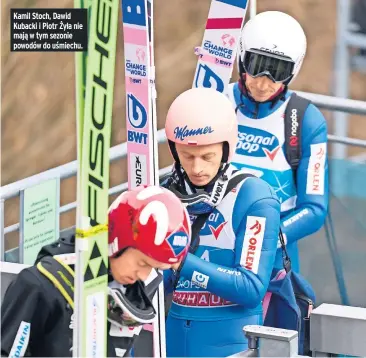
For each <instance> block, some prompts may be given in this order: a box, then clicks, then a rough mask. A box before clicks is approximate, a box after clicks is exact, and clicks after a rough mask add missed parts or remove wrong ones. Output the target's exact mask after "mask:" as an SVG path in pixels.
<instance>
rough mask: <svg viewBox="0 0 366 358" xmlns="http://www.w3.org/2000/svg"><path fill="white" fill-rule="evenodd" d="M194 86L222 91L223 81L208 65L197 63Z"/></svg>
mask: <svg viewBox="0 0 366 358" xmlns="http://www.w3.org/2000/svg"><path fill="white" fill-rule="evenodd" d="M194 86H195V87H204V88H212V89H214V90H216V91H218V92H221V93H222V92H224V88H225V86H224V82H223V81H222V79H221V78H220V76H218V75H217V74H216V73H215V72H214V71H213V70H211V68H210V67H208V66H207V65H203V64H201V63H200V64H199V66H198V69H197V72H196V77H195V80H194Z"/></svg>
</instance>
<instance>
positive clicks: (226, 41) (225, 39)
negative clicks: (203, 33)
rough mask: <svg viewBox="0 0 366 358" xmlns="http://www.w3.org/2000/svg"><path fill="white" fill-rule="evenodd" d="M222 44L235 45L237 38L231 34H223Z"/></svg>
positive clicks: (226, 45)
mask: <svg viewBox="0 0 366 358" xmlns="http://www.w3.org/2000/svg"><path fill="white" fill-rule="evenodd" d="M221 40H222V44H223V45H224V46H225V47H228V46H229V47H233V46H234V45H235V38H234V37H233V36H231V35H230V34H223V35H222V36H221Z"/></svg>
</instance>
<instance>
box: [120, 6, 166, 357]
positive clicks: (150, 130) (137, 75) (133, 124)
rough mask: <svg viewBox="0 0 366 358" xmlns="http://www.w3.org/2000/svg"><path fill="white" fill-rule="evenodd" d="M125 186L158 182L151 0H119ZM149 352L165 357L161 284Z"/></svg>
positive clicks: (155, 301)
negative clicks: (122, 62) (126, 174)
mask: <svg viewBox="0 0 366 358" xmlns="http://www.w3.org/2000/svg"><path fill="white" fill-rule="evenodd" d="M122 24H123V40H124V57H125V88H126V129H127V161H128V188H129V189H132V188H135V187H137V186H139V185H157V184H158V183H159V172H158V149H157V120H156V88H155V65H154V24H153V0H122ZM153 304H154V307H155V309H156V311H157V315H156V318H155V321H154V323H153V327H151V326H150V327H145V328H147V330H152V332H153V348H152V351H153V355H154V357H165V356H166V353H165V310H164V290H163V285H161V286H160V287H159V290H158V294H157V295H155V297H154V299H153Z"/></svg>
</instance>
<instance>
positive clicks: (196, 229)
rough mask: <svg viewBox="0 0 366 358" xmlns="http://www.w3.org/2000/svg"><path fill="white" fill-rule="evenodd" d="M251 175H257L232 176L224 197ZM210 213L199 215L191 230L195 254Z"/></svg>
mask: <svg viewBox="0 0 366 358" xmlns="http://www.w3.org/2000/svg"><path fill="white" fill-rule="evenodd" d="M249 177H255V175H253V174H249V173H243V174H238V175H235V176H234V177H232V178H230V179H229V183H228V185H227V187H226V191H225V195H224V198H225V196H226V195H227V194H229V193H230V192H231V190H233V189H234V188H235V187H236V186H237V185H238V184H239V183H241V182H242V181H243V180H244V179H246V178H249ZM210 214H211V212H208V213H204V214H201V215H198V216H197V218H196V220H195V221H194V222H193V224H192V230H191V231H192V234H191V245H190V247H189V250H188V252H189V253H191V254H194V253H195V252H196V251H197V249H198V247H199V246H200V235H199V233H200V231H201V229H202V227H203V225H204V224H205V222H206V220H207V219H208V217H209V216H210ZM183 265H184V260H183V261H182V263H181V264H180V266H179V268H178V270H177V271H176V273H175V281H174V283H173V287H174V289H175V287H177V283H178V281H179V274H180V271H181V269H182V267H183Z"/></svg>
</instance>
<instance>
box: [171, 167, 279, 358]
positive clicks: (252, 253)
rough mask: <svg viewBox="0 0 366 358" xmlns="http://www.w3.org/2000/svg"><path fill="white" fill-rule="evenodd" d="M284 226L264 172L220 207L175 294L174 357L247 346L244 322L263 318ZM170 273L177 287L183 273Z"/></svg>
mask: <svg viewBox="0 0 366 358" xmlns="http://www.w3.org/2000/svg"><path fill="white" fill-rule="evenodd" d="M231 168H232V167H231ZM187 209H188V212H189V211H190V207H189V206H188V207H187ZM195 218H196V217H194V216H191V220H192V221H194V220H195ZM279 225H280V204H279V201H278V199H277V197H276V195H275V193H274V191H273V190H272V188H270V186H269V185H268V184H267V183H266V182H265V181H263V180H261V179H258V178H253V177H249V178H246V179H244V180H243V181H242V182H240V183H239V184H238V185H237V186H236V187H235V188H234V189H232V190H231V191H230V192H229V193H228V194H227V195H226V196H225V197H224V199H223V200H222V201H221V202H220V204H219V205H218V206H217V207H216V208H215V209H213V211H212V213H211V214H210V216H209V217H208V219H207V221H206V222H205V224H204V225H203V227H202V228H201V230H200V233H199V239H200V244H199V246H198V249H197V250H196V252H195V253H194V254H192V253H189V254H188V255H187V257H186V260H185V262H184V264H183V266H182V269H181V271H180V277H179V281H178V282H177V284H176V289H175V291H174V293H173V302H172V306H171V309H170V312H169V315H168V319H167V324H166V332H167V356H168V357H177V356H185V357H203V356H205V357H206V356H212V357H226V356H229V355H231V354H234V353H237V352H239V351H242V350H245V349H246V348H247V339H246V338H245V336H244V334H243V330H242V328H243V326H245V325H247V324H261V322H262V299H263V297H264V294H265V292H266V290H267V286H268V283H269V279H270V276H271V272H272V269H273V262H274V258H275V253H276V245H277V240H278V233H279ZM164 274H165V277H164V281H165V289H166V290H167V291H168V292H169V291H170V292H171V291H172V290H173V288H174V287H173V285H174V283H175V282H176V280H175V275H174V274H173V272H172V271H171V270H170V271H167V272H165V273H164Z"/></svg>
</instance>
